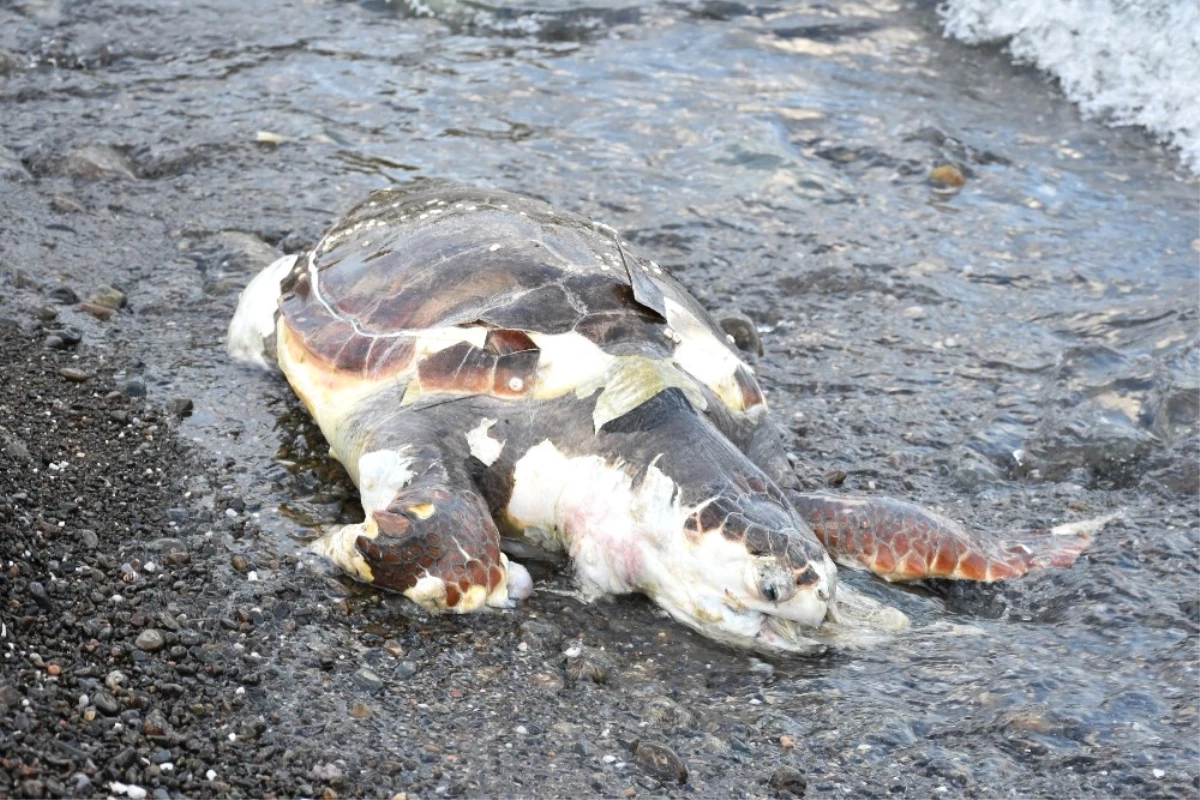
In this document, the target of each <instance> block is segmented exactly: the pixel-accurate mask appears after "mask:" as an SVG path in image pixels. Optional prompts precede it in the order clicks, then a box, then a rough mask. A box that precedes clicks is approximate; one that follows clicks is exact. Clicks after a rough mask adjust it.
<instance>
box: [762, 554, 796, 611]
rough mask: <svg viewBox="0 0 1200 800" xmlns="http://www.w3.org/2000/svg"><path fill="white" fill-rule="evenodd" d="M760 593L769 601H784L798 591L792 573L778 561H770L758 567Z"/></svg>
mask: <svg viewBox="0 0 1200 800" xmlns="http://www.w3.org/2000/svg"><path fill="white" fill-rule="evenodd" d="M757 577H758V580H757V583H758V593H759V595H760V596H761V597H762V598H763V599H764V600H766V601H767V602H768V603H782V602H784V601H785V600H789V599H791V597H792V595H794V594H795V593H796V586H795V584H794V583H793V582H792V573H791V571H790V570H788V569H786V568H785V567H784V566H783V565H782V564H780V563H779V562H777V561H774V560H772V561H770V562H767V563H765V564H762V565H760V566H759V568H758V576H757Z"/></svg>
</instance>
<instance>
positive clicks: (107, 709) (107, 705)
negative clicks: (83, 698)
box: [92, 689, 121, 717]
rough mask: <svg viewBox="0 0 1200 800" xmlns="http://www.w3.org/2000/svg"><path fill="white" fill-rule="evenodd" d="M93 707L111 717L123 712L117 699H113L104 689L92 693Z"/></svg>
mask: <svg viewBox="0 0 1200 800" xmlns="http://www.w3.org/2000/svg"><path fill="white" fill-rule="evenodd" d="M92 705H94V706H96V708H98V709H100V711H102V712H104V713H105V714H107V715H108V716H110V717H111V716H115V715H116V713H117V712H118V711H120V710H121V706H120V704H119V703H118V702H117V698H115V697H113V696H112V695H111V694H109V693H108V692H106V691H104V690H103V689H97V690H96V691H95V692H92Z"/></svg>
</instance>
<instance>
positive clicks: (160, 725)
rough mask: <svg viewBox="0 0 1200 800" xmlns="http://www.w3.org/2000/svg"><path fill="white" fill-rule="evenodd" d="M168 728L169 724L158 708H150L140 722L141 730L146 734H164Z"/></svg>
mask: <svg viewBox="0 0 1200 800" xmlns="http://www.w3.org/2000/svg"><path fill="white" fill-rule="evenodd" d="M169 730H170V725H169V724H168V723H167V719H166V717H164V716H163V714H162V712H161V711H159V710H158V709H153V710H151V711H150V713H149V714H147V715H146V720H145V722H143V723H142V732H143V733H145V734H146V735H147V736H165V735H166V734H167V732H168V731H169ZM168 755H169V754H168ZM167 760H170V759H167Z"/></svg>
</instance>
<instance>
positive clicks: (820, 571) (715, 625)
mask: <svg viewBox="0 0 1200 800" xmlns="http://www.w3.org/2000/svg"><path fill="white" fill-rule="evenodd" d="M776 495H777V491H776V492H763V493H759V492H753V493H748V492H740V491H739V492H736V493H735V492H732V491H728V492H725V493H722V494H718V495H716V496H714V497H712V498H711V499H709V500H706V501H704V502H703V503H701V504H700V505H699V506H697V507H695V508H693V509H692V510H691V513H689V514H688V515H687V516H686V518H685V519H684V520H683V523H682V531H681V534H682V535H680V536H678V537H676V538H675V544H676V546H675V547H674V548H671V550H673V552H668V553H666V554H665V556H666V557H665V559H664V565H665V569H666V570H669V573H670V576H671V579H670V580H661V579H660V580H658V581H656V585H655V586H654V591H653V594H654V597H655V599H656V600H657V601H658V603H659V604H660V605H661V606H662V607H663V608H665V609H666V610H667V611H668V612H670V614H671V615H672V616H673V617H675V618H676V619H677V620H679V621H680V622H683V623H685V624H686V625H688V626H690V627H692V628H694V629H696V630H698V631H700V632H701V633H703V634H705V635H706V636H709V637H711V638H713V639H717V640H719V641H724V642H727V643H729V644H733V645H737V646H739V647H749V648H753V649H757V650H766V651H807V650H811V649H813V648H814V646H815V645H816V642H815V641H814V640H813V639H810V638H808V636H806V635H805V634H806V633H808V634H812V633H814V632H815V631H816V629H817V628H818V627H820V626H821V625H822V623H824V622H825V621H826V619H832V618H834V616H835V593H836V591H837V568H836V567H835V566H834V564H833V561H832V559H830V557H829V555H828V554H827V553H826V552H825V549H824V548H823V547H822V546H821V544H820V543H819V542H818V541H817V539H816V536H814V534H813V533H812V531H811V530H810V529H809V528H808V526H807V524H805V523H804V521H803V520H801V519H800V517H799V515H798V514H797V513H796V511H795V510H794V509H793V508H792V507H791V505H790V504H789V503H788V502H787V501H786V500H785V499H783V498H782V497H779V496H776Z"/></svg>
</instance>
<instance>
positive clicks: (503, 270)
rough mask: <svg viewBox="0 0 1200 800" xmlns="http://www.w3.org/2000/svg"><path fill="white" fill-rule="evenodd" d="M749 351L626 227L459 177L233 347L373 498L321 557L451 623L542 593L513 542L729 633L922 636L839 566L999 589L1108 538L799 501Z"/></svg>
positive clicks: (329, 263) (696, 624)
mask: <svg viewBox="0 0 1200 800" xmlns="http://www.w3.org/2000/svg"><path fill="white" fill-rule="evenodd" d="M742 333H743V334H744V333H745V331H744V330H743V331H742ZM733 341H734V339H733V337H732V336H731V335H729V334H727V333H726V332H725V331H724V330H723V329H722V327H721V326H720V325H719V324H718V323H717V322H715V321H714V319H713V318H712V317H711V316H710V315H709V314H708V312H706V311H705V310H704V308H702V307H701V306H700V304H699V302H698V301H697V300H696V299H695V298H693V297H692V296H691V295H690V294H689V293H688V292H687V291H686V290H685V289H684V288H683V287H682V286H681V285H680V284H679V283H677V282H676V281H675V280H673V279H672V278H671V277H670V276H669V275H667V274H666V273H665V272H664V271H663V270H662V269H661V268H659V267H658V265H656V264H655V263H654V262H652V261H647V260H645V259H643V258H640V257H638V256H636V255H635V254H634V253H632V252H631V251H630V250H629V249H628V246H627V245H625V244H623V243H622V242H621V241H620V239H619V237H618V236H617V235H616V233H615V232H614V231H613V230H612V229H610V228H607V227H605V226H603V225H600V224H597V223H593V222H591V221H589V220H586V219H583V218H581V217H578V216H576V215H573V214H567V213H562V212H559V211H556V210H554V209H552V208H550V207H549V206H547V205H546V204H544V203H542V202H539V201H536V200H532V199H529V198H526V197H521V196H517V195H513V194H508V193H504V192H499V191H484V190H477V189H471V188H465V187H461V186H456V185H450V184H443V183H434V184H420V185H417V186H415V187H410V188H407V189H401V190H386V191H380V192H376V193H375V194H373V195H371V196H370V198H369V199H367V200H366V202H364V203H362V204H361V205H359V206H358V207H356V208H355V209H354V210H352V211H351V212H350V213H349V214H348V215H347V216H346V217H345V218H344V219H343V220H342V221H341V222H339V223H338V224H337V225H335V226H334V227H333V228H332V229H331V230H330V231H329V232H328V233H326V234H325V236H324V238H322V239H321V241H320V242H319V243H318V244H317V246H316V247H315V248H313V249H312V250H311V251H310V252H308V253H307V254H305V255H302V256H299V257H297V256H288V257H285V258H283V259H280V260H279V261H277V262H276V263H274V264H272V265H271V266H270V267H268V268H267V269H266V270H264V271H263V272H262V273H261V274H260V275H259V276H257V277H256V278H255V279H254V280H253V281H252V282H251V284H250V285H249V286H248V287H247V288H246V290H245V291H244V292H243V294H242V297H241V300H240V302H239V305H238V310H237V313H236V314H235V316H234V318H233V321H232V323H231V324H230V331H229V346H230V351H231V353H232V354H233V355H234V356H236V357H237V358H239V359H242V360H244V361H248V362H252V363H257V364H260V365H263V366H270V365H278V366H279V367H280V368H281V369H282V370H283V372H284V374H285V375H286V376H287V379H288V380H289V381H290V383H291V385H292V388H293V389H294V390H295V392H296V394H297V395H299V397H300V399H301V400H302V401H303V402H304V404H305V405H306V406H307V408H308V410H309V411H310V412H311V414H312V416H313V417H314V419H315V420H316V422H317V424H318V425H319V426H320V428H321V431H322V432H323V433H324V435H325V438H326V439H327V440H328V442H329V445H330V449H331V452H332V454H333V455H334V456H335V457H336V458H337V459H338V460H339V461H340V462H341V463H342V464H344V465H345V467H346V469H347V471H348V472H349V474H350V476H351V477H352V478H353V480H354V482H355V484H356V485H357V486H358V487H359V491H360V493H361V497H362V506H363V510H364V511H365V512H366V520H365V521H364V522H363V523H361V524H356V525H347V526H344V527H340V528H338V529H336V530H333V531H329V532H328V533H326V534H325V535H324V536H322V537H321V538H320V539H319V540H318V541H317V542H316V543H315V544H314V545H313V549H314V550H315V551H316V552H318V553H321V554H323V555H324V556H326V557H327V558H328V559H329V560H331V561H332V562H333V563H335V564H336V565H338V566H339V567H341V568H342V569H343V570H345V571H346V572H348V573H350V574H351V575H354V576H355V577H357V578H359V579H360V580H363V581H367V582H370V583H373V584H375V585H377V586H380V587H384V588H387V589H392V590H395V591H398V592H402V593H404V594H405V595H406V596H408V597H409V598H411V599H413V600H415V601H416V602H418V603H420V604H421V605H422V606H424V607H426V608H428V609H431V610H434V611H454V612H467V611H473V610H476V609H479V608H481V607H484V606H507V605H510V604H511V602H512V600H513V599H514V598H520V597H523V596H526V595H527V594H528V593H529V591H530V588H531V587H530V580H529V575H528V573H527V572H526V571H525V569H524V568H523V567H521V566H519V565H518V564H516V563H515V562H510V561H509V560H508V559H507V557H506V555H505V554H504V553H502V551H501V535H502V534H504V535H505V536H512V537H521V538H523V539H524V540H525V541H526V542H527V543H530V544H532V545H535V546H537V547H540V548H544V549H547V550H552V551H561V552H563V553H565V554H567V555H568V556H569V558H570V559H571V561H572V562H573V564H574V568H575V572H576V574H577V577H578V580H579V583H580V585H581V587H582V589H583V590H584V592H585V593H586V594H588V595H589V596H601V595H615V594H622V593H628V592H643V593H645V594H646V595H649V596H650V597H651V598H653V599H654V601H655V602H657V603H658V604H659V605H660V606H662V608H664V609H666V611H667V612H669V613H670V614H671V616H673V617H674V618H675V619H677V620H679V621H680V622H682V623H684V624H686V625H689V626H691V627H692V628H694V629H696V630H698V631H700V632H701V633H703V634H705V635H707V636H710V637H712V638H714V639H717V640H720V641H723V642H727V643H730V644H733V645H738V646H743V647H753V648H758V649H763V650H799V649H806V648H807V647H809V646H810V644H811V642H812V641H813V640H814V639H813V637H814V636H815V637H816V638H818V639H819V638H820V636H821V635H822V634H821V633H820V632H821V631H826V630H829V629H830V628H831V627H834V628H836V627H837V626H838V624H839V620H840V624H842V625H845V624H850V623H849V622H848V620H853V621H854V623H855V624H865V625H867V626H879V627H885V628H886V627H901V626H902V625H903V624H904V617H903V615H902V614H900V613H899V612H898V611H892V610H891V609H888V608H887V607H886V606H881V605H880V604H878V603H873V602H872V601H869V600H867V599H866V598H865V597H863V596H862V595H860V594H858V593H857V592H853V591H851V590H850V589H849V588H848V587H846V586H844V585H843V586H840V587H839V585H838V579H837V571H836V569H835V567H834V559H836V560H837V561H839V562H841V563H843V564H851V565H855V566H865V567H866V568H868V569H870V570H872V571H873V572H875V573H876V574H877V575H880V576H882V577H884V578H885V579H887V580H889V581H904V580H913V579H920V578H928V577H937V578H961V579H967V580H976V581H993V580H999V579H1004V578H1012V577H1016V576H1019V575H1022V574H1024V573H1026V572H1028V571H1029V570H1032V569H1037V568H1042V567H1053V566H1066V565H1069V564H1071V563H1072V562H1073V561H1074V560H1075V558H1076V556H1077V555H1078V554H1079V553H1080V552H1081V551H1082V550H1083V549H1084V547H1085V546H1086V545H1087V543H1088V536H1087V533H1086V532H1083V531H1081V530H1078V529H1077V528H1064V529H1063V530H1061V531H1060V530H1058V529H1056V532H1057V533H1058V534H1059V535H1053V534H1054V533H1055V532H1042V533H1040V534H1025V535H1021V536H1016V537H1010V538H1008V539H1001V538H999V537H985V536H981V535H976V534H968V533H967V532H966V531H964V530H963V529H962V528H961V527H960V526H958V525H956V524H955V523H953V522H951V521H949V520H946V519H944V518H942V517H939V516H937V515H936V514H933V513H931V512H928V511H925V510H923V509H920V508H918V507H916V506H913V505H911V504H907V503H902V502H898V501H895V500H889V499H882V498H872V499H864V498H847V497H835V496H829V495H820V494H801V493H798V492H795V491H790V490H788V489H786V488H781V487H786V486H787V485H788V480H789V476H788V463H787V460H786V458H785V457H784V452H783V447H782V438H781V436H780V433H779V432H778V430H777V429H776V427H775V426H774V424H773V423H772V421H771V420H770V418H769V416H768V414H767V405H766V402H765V401H764V398H763V392H762V390H761V389H760V387H759V384H758V381H757V380H756V379H755V376H754V372H753V370H752V368H751V367H750V366H749V365H748V364H747V362H746V361H745V360H744V359H743V358H742V357H741V354H740V353H739V351H738V350H737V348H735V347H734V346H733V344H732V342H733Z"/></svg>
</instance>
